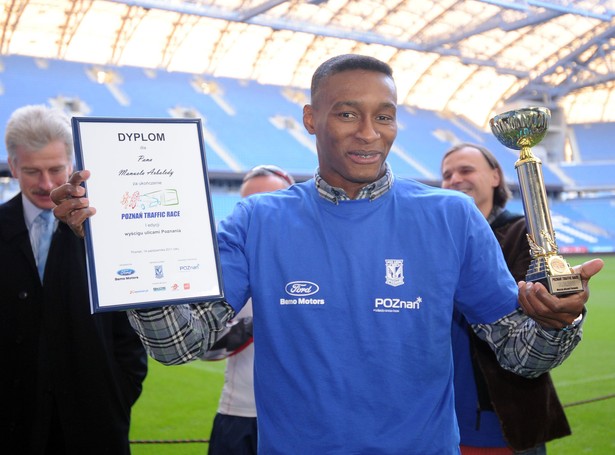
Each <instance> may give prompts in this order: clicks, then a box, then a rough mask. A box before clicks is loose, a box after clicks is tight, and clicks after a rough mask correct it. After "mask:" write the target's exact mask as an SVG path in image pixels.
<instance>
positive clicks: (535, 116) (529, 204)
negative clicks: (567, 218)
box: [489, 107, 583, 295]
mask: <svg viewBox="0 0 615 455" xmlns="http://www.w3.org/2000/svg"><path fill="white" fill-rule="evenodd" d="M550 118H551V111H549V109H547V108H545V107H529V108H525V109H518V110H514V111H509V112H505V113H503V114H500V115H496V116H495V117H494V118H492V119H491V120H490V121H489V125H490V126H491V131H492V132H493V134H494V135H495V137H497V138H498V140H499V141H500V142H501V143H502V144H503V145H504V146H506V147H508V148H511V149H514V150H521V154H520V156H519V159H518V160H517V162H516V163H515V169H516V170H517V176H518V177H519V189H520V191H521V197H522V199H523V210H524V211H525V224H526V226H527V232H528V234H527V238H528V242H529V244H530V254H531V256H532V262H531V263H530V267H529V269H528V271H527V274H526V275H525V281H528V282H530V281H531V282H540V283H542V284H543V285H544V286H545V287H546V288H547V289H548V290H549V292H550V293H551V294H553V295H563V294H572V293H575V292H580V291H582V290H583V284H582V282H581V275H580V274H578V273H574V272H573V270H572V269H571V268H570V265H569V264H568V262H566V260H564V258H563V257H562V256H561V255H559V254H558V251H557V244H556V243H555V231H554V230H553V226H552V224H551V213H550V211H549V206H548V203H547V192H546V190H545V185H544V179H543V176H542V161H540V159H539V158H536V157H535V156H534V155H533V154H532V150H531V147H533V146H535V145H536V144H538V143H539V142H540V141H541V140H542V139H543V138H544V137H545V134H546V133H547V129H548V128H549V119H550Z"/></svg>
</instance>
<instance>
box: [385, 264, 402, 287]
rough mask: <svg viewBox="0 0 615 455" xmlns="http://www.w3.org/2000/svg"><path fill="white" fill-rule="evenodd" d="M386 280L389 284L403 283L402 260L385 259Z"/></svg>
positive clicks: (398, 284) (397, 284) (399, 284)
mask: <svg viewBox="0 0 615 455" xmlns="http://www.w3.org/2000/svg"><path fill="white" fill-rule="evenodd" d="M384 262H385V265H386V281H385V283H386V284H388V285H389V286H401V285H402V284H404V260H403V259H385V260H384Z"/></svg>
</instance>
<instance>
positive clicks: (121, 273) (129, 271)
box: [117, 269, 135, 276]
mask: <svg viewBox="0 0 615 455" xmlns="http://www.w3.org/2000/svg"><path fill="white" fill-rule="evenodd" d="M134 273H135V271H134V270H133V269H120V270H118V271H117V274H118V275H119V276H128V275H133V274H134Z"/></svg>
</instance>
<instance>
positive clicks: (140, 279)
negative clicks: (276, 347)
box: [72, 117, 223, 313]
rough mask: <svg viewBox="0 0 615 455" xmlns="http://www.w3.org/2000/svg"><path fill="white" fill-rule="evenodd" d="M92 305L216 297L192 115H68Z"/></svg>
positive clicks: (201, 156)
mask: <svg viewBox="0 0 615 455" xmlns="http://www.w3.org/2000/svg"><path fill="white" fill-rule="evenodd" d="M72 126H73V138H74V143H75V158H76V162H77V167H78V169H87V170H89V171H91V177H90V178H89V180H88V181H87V182H86V183H85V185H86V191H87V195H88V198H89V200H90V204H91V205H92V207H95V208H96V215H94V216H93V217H91V218H90V219H88V220H87V221H86V224H85V232H86V236H85V244H86V253H87V269H88V271H87V272H88V280H89V289H90V302H91V311H92V313H98V312H104V311H116V310H127V309H134V308H149V307H159V306H164V305H176V304H185V303H195V302H202V301H207V300H214V299H221V298H223V287H222V279H221V269H220V262H219V255H218V244H217V241H216V233H215V226H214V217H213V213H212V209H211V196H210V192H209V181H208V178H207V165H206V160H205V147H204V145H203V134H202V126H201V121H200V119H117V118H94V117H73V119H72Z"/></svg>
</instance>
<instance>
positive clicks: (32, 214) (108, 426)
mask: <svg viewBox="0 0 615 455" xmlns="http://www.w3.org/2000/svg"><path fill="white" fill-rule="evenodd" d="M5 139H6V148H7V151H8V161H9V166H10V169H11V173H12V175H13V177H14V178H16V179H17V180H18V181H19V186H20V189H21V192H20V193H19V194H18V195H17V196H15V197H14V198H13V199H11V200H9V201H8V202H6V203H5V204H3V205H1V206H0V258H1V260H0V306H1V310H2V317H1V318H0V350H1V351H2V353H3V354H2V355H3V362H2V365H3V368H2V374H0V397H1V398H0V403H1V405H0V452H1V453H2V454H5V455H9V454H15V455H23V454H64V455H66V454H75V455H83V454H88V455H91V454H113V455H117V454H128V453H130V446H129V442H128V430H129V425H130V409H131V406H132V405H133V404H134V403H135V401H136V400H137V398H138V396H139V394H140V393H141V388H142V382H143V379H144V378H145V375H146V372H147V356H146V353H145V350H144V348H143V345H142V344H141V342H140V340H139V338H138V337H137V335H136V334H135V333H134V331H133V330H132V328H131V327H130V324H129V323H128V318H127V317H126V313H107V314H97V315H91V314H90V305H89V293H88V282H87V276H86V265H85V251H84V244H83V241H82V240H80V239H78V238H77V237H76V236H74V235H73V233H72V232H71V231H70V229H69V228H68V227H67V226H66V225H64V224H59V225H58V223H57V222H55V220H54V217H53V216H51V217H50V220H51V222H50V223H49V224H48V226H49V229H48V230H49V234H48V235H45V233H44V231H45V229H44V224H43V228H41V229H39V228H38V223H39V221H38V219H37V218H39V214H43V215H42V217H44V214H45V213H49V214H50V213H51V209H53V207H54V206H55V204H54V203H53V202H52V200H51V198H50V197H49V194H50V192H51V191H52V190H53V189H54V188H56V187H58V186H60V185H62V184H64V183H65V182H66V181H67V179H68V176H69V175H70V173H71V172H72V169H73V168H72V159H73V146H72V143H73V142H72V136H71V129H70V123H69V120H68V118H67V117H66V116H65V115H64V114H63V113H62V112H61V111H58V110H54V109H49V108H47V107H45V106H25V107H22V108H20V109H17V110H16V111H15V112H14V113H13V114H12V115H11V117H10V119H9V121H8V123H7V126H6V138H5ZM54 231H55V232H54ZM45 237H47V238H46V239H45ZM39 238H40V239H43V240H42V242H39V241H38V240H39ZM47 251H48V253H47ZM45 261H46V264H44V263H45ZM38 269H40V272H39V270H38ZM39 273H40V275H39Z"/></svg>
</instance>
